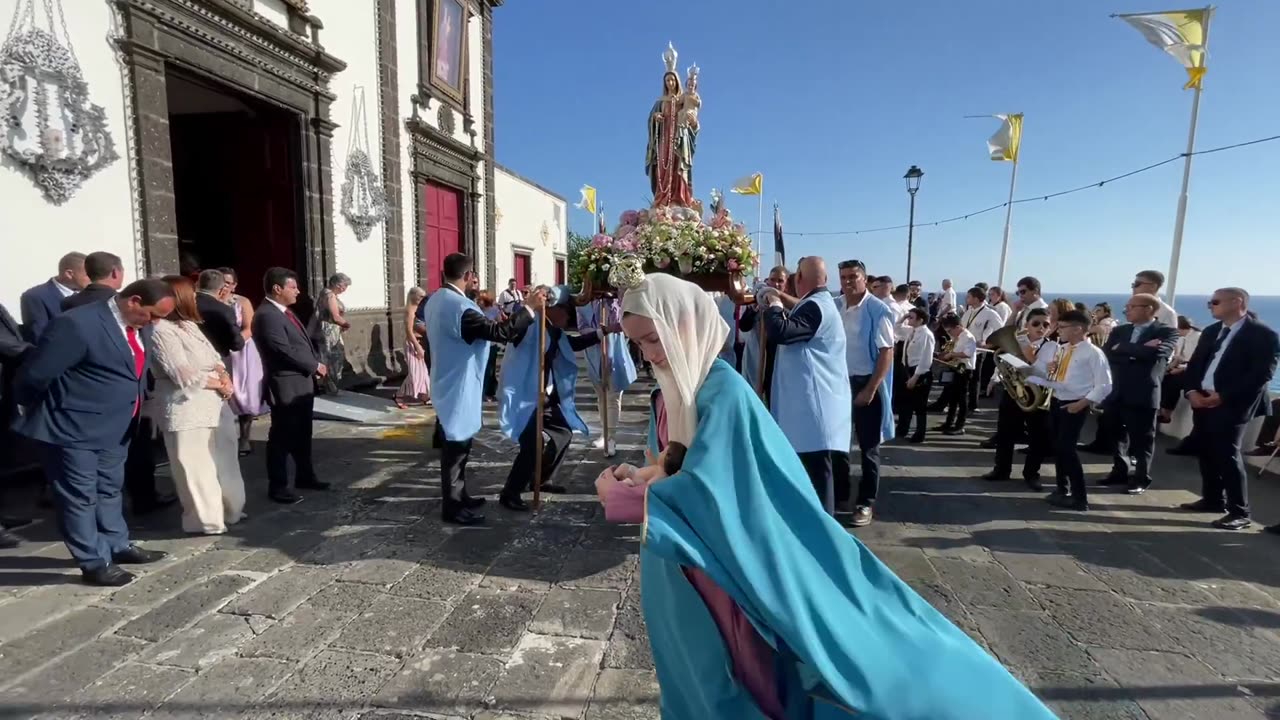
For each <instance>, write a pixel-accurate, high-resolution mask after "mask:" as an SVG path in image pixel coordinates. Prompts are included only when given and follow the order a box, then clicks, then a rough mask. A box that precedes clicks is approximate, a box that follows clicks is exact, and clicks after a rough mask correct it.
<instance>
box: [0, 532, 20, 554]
mask: <svg viewBox="0 0 1280 720" xmlns="http://www.w3.org/2000/svg"><path fill="white" fill-rule="evenodd" d="M21 544H22V538H20V537H18V536H17V535H14V534H13V533H11V532H9V531H8V530H5V529H4V528H0V549H5V550H7V549H9V548H16V547H18V546H19V545H21Z"/></svg>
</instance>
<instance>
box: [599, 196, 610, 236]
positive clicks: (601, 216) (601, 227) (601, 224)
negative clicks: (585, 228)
mask: <svg viewBox="0 0 1280 720" xmlns="http://www.w3.org/2000/svg"><path fill="white" fill-rule="evenodd" d="M596 232H597V233H599V234H601V235H608V234H609V232H608V231H607V230H605V229H604V203H600V212H598V213H596Z"/></svg>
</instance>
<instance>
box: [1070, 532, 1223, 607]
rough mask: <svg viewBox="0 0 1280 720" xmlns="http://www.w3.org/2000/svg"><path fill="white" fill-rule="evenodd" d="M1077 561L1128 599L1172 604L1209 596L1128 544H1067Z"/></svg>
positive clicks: (1201, 602) (1208, 601) (1193, 602)
mask: <svg viewBox="0 0 1280 720" xmlns="http://www.w3.org/2000/svg"><path fill="white" fill-rule="evenodd" d="M1071 550H1072V552H1074V553H1075V554H1076V557H1077V559H1078V560H1079V562H1080V565H1081V566H1082V567H1084V569H1085V570H1086V571H1088V572H1089V573H1090V574H1092V575H1093V576H1094V577H1096V578H1098V579H1099V580H1101V581H1102V584H1103V585H1106V586H1107V587H1108V588H1111V590H1113V591H1114V592H1116V593H1119V594H1120V595H1122V596H1124V597H1126V598H1129V599H1130V600H1145V601H1148V602H1157V603H1172V604H1176V605H1206V604H1212V603H1213V596H1212V595H1210V594H1209V593H1207V592H1205V590H1204V589H1203V588H1200V587H1198V586H1196V585H1195V584H1194V583H1189V582H1187V581H1185V580H1178V579H1173V578H1171V577H1170V576H1171V574H1172V571H1171V570H1169V568H1168V567H1166V566H1165V565H1163V564H1161V563H1160V562H1159V561H1157V560H1156V559H1155V558H1153V557H1151V556H1149V555H1147V554H1146V553H1144V552H1142V551H1141V550H1138V549H1137V548H1134V547H1132V546H1127V547H1125V546H1120V547H1097V546H1080V545H1076V546H1071Z"/></svg>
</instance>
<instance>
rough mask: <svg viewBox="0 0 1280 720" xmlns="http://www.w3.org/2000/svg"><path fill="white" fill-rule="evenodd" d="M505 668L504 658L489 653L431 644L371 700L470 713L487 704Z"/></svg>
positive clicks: (417, 708)
mask: <svg viewBox="0 0 1280 720" xmlns="http://www.w3.org/2000/svg"><path fill="white" fill-rule="evenodd" d="M502 669H503V663H502V661H501V660H500V659H498V658H495V657H491V656H488V655H474V654H467V653H460V652H458V651H456V650H452V649H434V648H428V649H426V650H424V651H423V652H422V654H420V655H417V656H415V657H414V658H413V659H412V660H410V661H409V662H408V663H406V664H405V666H404V667H403V668H401V669H400V672H399V673H397V674H396V675H395V677H393V678H392V679H391V680H390V681H388V682H387V683H386V684H385V685H383V687H382V689H381V690H379V691H378V692H377V693H376V694H375V695H374V697H373V699H372V704H373V705H375V706H376V707H381V708H393V709H398V710H411V711H414V712H427V713H443V714H449V713H453V714H456V715H460V716H468V717H469V716H470V715H471V714H472V713H474V712H475V711H476V710H477V709H479V708H481V707H483V706H484V703H485V701H486V700H487V699H488V697H489V691H490V689H491V688H492V687H493V684H494V681H496V680H497V679H498V675H499V674H501V673H502ZM378 717H382V716H378Z"/></svg>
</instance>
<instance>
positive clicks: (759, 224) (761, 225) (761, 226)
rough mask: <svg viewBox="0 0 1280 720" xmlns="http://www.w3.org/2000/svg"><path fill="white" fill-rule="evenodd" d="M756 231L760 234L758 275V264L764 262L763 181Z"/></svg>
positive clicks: (758, 272) (757, 272)
mask: <svg viewBox="0 0 1280 720" xmlns="http://www.w3.org/2000/svg"><path fill="white" fill-rule="evenodd" d="M756 232H757V233H759V234H760V254H759V257H760V262H757V263H756V266H757V267H756V277H760V270H761V268H760V267H759V266H760V264H761V263H763V262H764V183H761V184H760V215H759V219H758V220H757V221H756Z"/></svg>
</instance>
